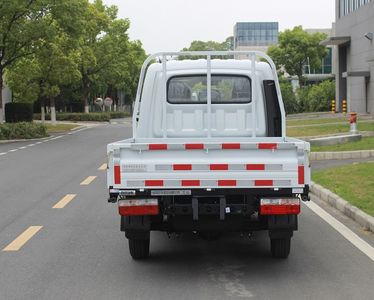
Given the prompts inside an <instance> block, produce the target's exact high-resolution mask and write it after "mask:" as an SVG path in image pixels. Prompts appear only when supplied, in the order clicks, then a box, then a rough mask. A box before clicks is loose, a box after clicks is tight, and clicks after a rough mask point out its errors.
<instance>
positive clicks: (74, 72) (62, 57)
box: [7, 0, 87, 124]
mask: <svg viewBox="0 0 374 300" xmlns="http://www.w3.org/2000/svg"><path fill="white" fill-rule="evenodd" d="M86 4H87V2H86V1H85V0H81V1H76V0H65V1H64V2H63V3H61V4H60V5H54V6H53V9H51V10H50V11H48V12H45V14H44V20H45V22H47V23H48V24H49V26H48V28H46V29H45V37H44V38H43V39H41V40H40V41H39V43H38V45H37V46H36V47H35V49H34V51H33V53H32V54H30V55H28V56H26V57H23V59H22V60H19V61H16V62H15V63H14V64H13V65H11V66H10V67H9V72H7V81H8V84H9V86H10V88H11V89H12V91H13V93H14V96H15V99H16V100H21V101H23V102H24V101H25V100H26V99H27V100H29V101H30V100H31V101H34V100H36V99H35V98H40V99H42V100H43V101H44V99H48V100H49V102H50V108H51V120H52V124H55V122H56V111H55V98H56V96H58V95H59V94H60V86H61V85H64V84H65V85H66V84H70V83H72V82H74V81H78V80H79V79H80V72H79V69H78V58H79V52H78V51H77V50H76V49H75V46H76V45H77V40H78V38H79V28H80V27H81V26H80V25H81V24H80V20H81V18H80V17H81V15H82V13H83V11H84V9H85V5H86ZM69 18H70V19H69ZM77 20H78V21H77ZM27 86H29V87H31V91H32V92H33V94H31V95H30V90H29V89H28V88H27ZM41 107H42V120H43V121H44V104H43V103H42V105H41Z"/></svg>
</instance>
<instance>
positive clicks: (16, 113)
mask: <svg viewBox="0 0 374 300" xmlns="http://www.w3.org/2000/svg"><path fill="white" fill-rule="evenodd" d="M32 120H33V104H32V103H15V102H11V103H6V104H5V121H6V122H7V123H17V122H32Z"/></svg>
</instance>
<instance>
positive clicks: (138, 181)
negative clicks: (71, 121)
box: [107, 138, 310, 189]
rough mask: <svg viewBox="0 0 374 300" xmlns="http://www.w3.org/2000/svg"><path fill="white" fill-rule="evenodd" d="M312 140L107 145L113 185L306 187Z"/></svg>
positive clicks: (308, 179) (129, 187)
mask: <svg viewBox="0 0 374 300" xmlns="http://www.w3.org/2000/svg"><path fill="white" fill-rule="evenodd" d="M308 152H309V143H306V142H303V141H300V140H296V139H292V138H287V139H285V140H283V139H279V140H277V141H276V142H273V140H272V142H268V140H267V139H264V138H262V139H261V138H259V139H257V140H256V139H252V140H251V141H248V139H247V140H246V141H244V142H232V141H230V142H208V143H206V142H194V141H193V142H188V143H186V142H170V141H169V142H167V143H154V142H149V143H146V142H141V143H139V142H134V140H131V139H129V140H125V141H120V142H116V143H112V144H109V145H108V158H109V164H108V174H107V175H108V176H107V178H108V187H110V188H115V189H150V188H151V189H158V188H160V189H165V188H166V189H174V188H233V187H235V188H302V187H304V186H305V185H306V184H309V182H310V167H309V160H308Z"/></svg>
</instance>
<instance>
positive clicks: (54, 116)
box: [50, 97, 56, 125]
mask: <svg viewBox="0 0 374 300" xmlns="http://www.w3.org/2000/svg"><path fill="white" fill-rule="evenodd" d="M50 102H51V103H50V104H51V121H52V125H56V107H55V98H54V97H51V98H50Z"/></svg>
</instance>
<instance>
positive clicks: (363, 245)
mask: <svg viewBox="0 0 374 300" xmlns="http://www.w3.org/2000/svg"><path fill="white" fill-rule="evenodd" d="M304 203H305V205H306V206H307V207H308V208H310V209H311V210H312V211H313V212H314V213H315V214H317V215H318V216H319V217H320V218H321V219H323V220H324V221H325V222H326V223H328V224H329V225H330V226H331V227H332V228H334V229H335V230H336V231H337V232H339V233H340V234H341V235H342V236H343V237H345V238H346V239H347V240H348V241H349V242H351V243H352V244H353V245H354V246H355V247H357V248H358V249H359V250H360V251H361V252H362V253H364V254H365V255H367V256H368V257H369V258H370V259H371V260H372V261H374V248H373V247H372V246H371V245H369V244H368V243H367V242H365V241H364V240H363V239H362V238H360V237H359V236H358V235H357V234H355V233H354V232H353V231H352V230H350V229H349V228H348V227H347V226H345V225H344V224H343V223H341V222H339V221H338V220H337V219H335V218H334V217H333V216H331V215H330V214H329V213H328V212H326V211H325V210H324V209H322V208H321V207H320V206H318V205H317V204H316V203H314V202H304Z"/></svg>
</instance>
